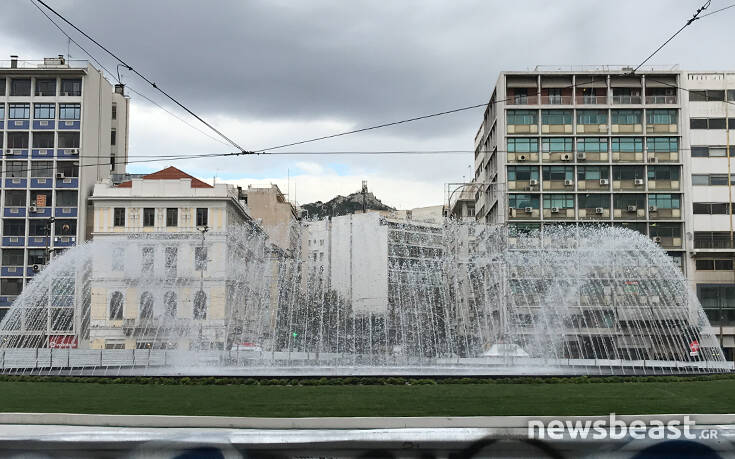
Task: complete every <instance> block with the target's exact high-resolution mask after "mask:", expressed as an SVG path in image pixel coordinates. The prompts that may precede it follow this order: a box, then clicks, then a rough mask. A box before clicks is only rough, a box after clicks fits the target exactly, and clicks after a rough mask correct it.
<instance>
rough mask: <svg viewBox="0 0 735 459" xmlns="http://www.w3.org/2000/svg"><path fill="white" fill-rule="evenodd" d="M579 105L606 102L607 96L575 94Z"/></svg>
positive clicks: (602, 103)
mask: <svg viewBox="0 0 735 459" xmlns="http://www.w3.org/2000/svg"><path fill="white" fill-rule="evenodd" d="M577 104H579V105H604V104H607V96H577Z"/></svg>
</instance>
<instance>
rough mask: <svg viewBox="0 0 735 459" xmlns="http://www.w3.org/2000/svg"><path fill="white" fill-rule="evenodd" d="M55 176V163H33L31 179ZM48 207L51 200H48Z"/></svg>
mask: <svg viewBox="0 0 735 459" xmlns="http://www.w3.org/2000/svg"><path fill="white" fill-rule="evenodd" d="M53 175H54V162H53V161H31V177H45V178H48V177H52V176H53ZM47 202H48V203H49V204H48V205H51V204H50V202H51V200H50V199H48V200H47Z"/></svg>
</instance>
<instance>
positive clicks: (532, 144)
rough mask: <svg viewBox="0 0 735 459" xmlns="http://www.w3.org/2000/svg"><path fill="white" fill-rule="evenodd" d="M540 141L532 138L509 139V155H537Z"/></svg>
mask: <svg viewBox="0 0 735 459" xmlns="http://www.w3.org/2000/svg"><path fill="white" fill-rule="evenodd" d="M536 152H538V139H537V138H532V137H517V138H509V139H508V153H536Z"/></svg>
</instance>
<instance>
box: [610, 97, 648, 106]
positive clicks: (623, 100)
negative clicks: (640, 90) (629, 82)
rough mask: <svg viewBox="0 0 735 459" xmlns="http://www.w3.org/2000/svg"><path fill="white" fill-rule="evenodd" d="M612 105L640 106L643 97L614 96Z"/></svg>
mask: <svg viewBox="0 0 735 459" xmlns="http://www.w3.org/2000/svg"><path fill="white" fill-rule="evenodd" d="M612 103H613V104H617V105H638V104H640V103H641V96H613V97H612Z"/></svg>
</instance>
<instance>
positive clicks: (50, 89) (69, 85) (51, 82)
mask: <svg viewBox="0 0 735 459" xmlns="http://www.w3.org/2000/svg"><path fill="white" fill-rule="evenodd" d="M9 80H10V85H9V88H8V90H7V94H8V95H10V96H30V95H31V86H32V80H31V78H10V79H9ZM34 80H35V90H34V91H33V94H34V95H36V96H56V95H57V92H56V88H57V87H59V88H60V89H61V92H60V94H59V95H62V96H81V95H82V79H81V78H62V79H61V84H59V81H58V80H57V79H56V78H35V79H34ZM5 87H6V78H0V96H4V95H6V89H5Z"/></svg>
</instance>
